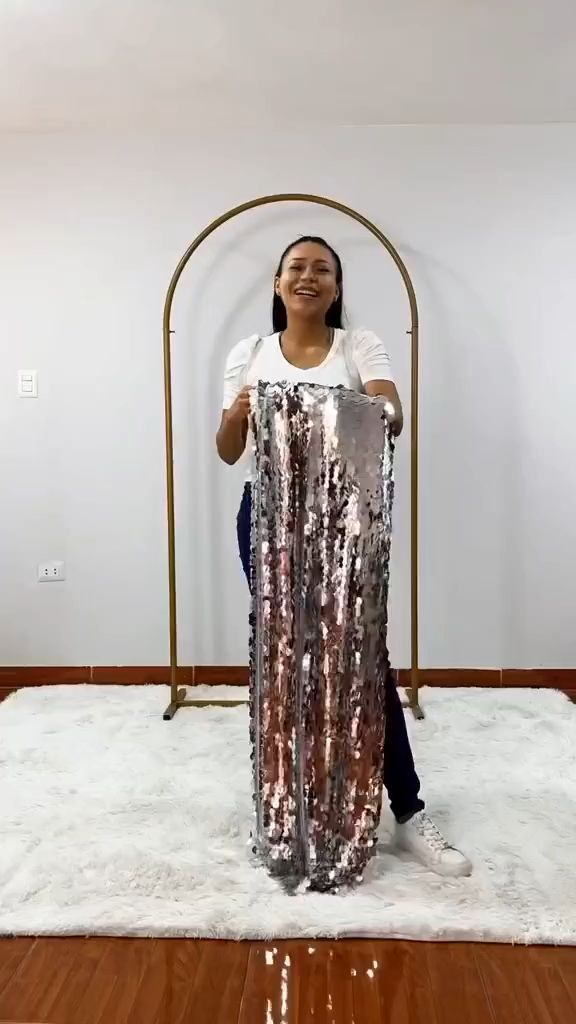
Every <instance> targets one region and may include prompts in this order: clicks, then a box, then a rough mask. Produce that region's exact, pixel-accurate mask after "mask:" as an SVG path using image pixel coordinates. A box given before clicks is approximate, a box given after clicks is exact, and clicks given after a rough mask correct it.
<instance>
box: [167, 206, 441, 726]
mask: <svg viewBox="0 0 576 1024" xmlns="http://www.w3.org/2000/svg"><path fill="white" fill-rule="evenodd" d="M286 202H297V203H315V204H316V205H318V206H327V207H330V208H331V209H332V210H338V211H339V212H340V213H344V214H346V216H348V217H351V218H352V220H355V221H357V222H358V223H359V224H362V225H363V226H364V227H365V228H367V230H368V231H369V232H370V233H371V234H372V235H373V236H374V237H375V238H376V239H378V241H379V242H380V243H381V244H382V245H383V246H384V248H385V249H386V251H387V252H388V254H389V255H390V256H391V257H392V259H393V260H394V263H395V264H396V266H397V268H398V270H399V271H400V274H401V276H402V280H403V282H404V285H405V288H406V292H407V294H408V301H409V303H410V321H411V323H410V330H409V331H407V332H406V333H407V334H409V335H410V339H411V417H410V452H411V454H410V478H411V506H410V507H411V529H410V538H411V539H410V548H411V567H410V581H411V593H410V613H411V623H410V639H411V659H410V662H411V667H410V688H409V701H408V705H409V707H411V708H412V711H413V713H414V715H415V716H416V718H422V717H423V712H422V710H421V708H420V705H419V702H418V306H417V304H416V294H415V291H414V286H413V284H412V281H411V278H410V275H409V273H408V271H407V269H406V266H405V264H404V261H403V260H402V257H401V256H400V254H399V252H398V251H397V250H396V248H395V247H394V246H393V245H392V242H391V241H390V240H389V239H388V238H386V236H385V235H384V234H382V232H381V231H380V229H379V228H377V227H376V225H375V224H373V223H372V221H370V220H368V218H367V217H364V216H363V214H361V213H358V211H357V210H353V209H352V208H351V207H350V206H345V205H344V203H339V202H337V200H335V199H328V198H326V197H325V196H315V195H309V194H307V193H300V192H282V193H279V194H277V195H269V196H260V198H258V199H251V200H249V201H248V202H246V203H241V204H240V206H235V207H234V208H233V209H231V210H228V211H227V212H226V213H223V214H222V215H221V216H220V217H217V218H216V220H213V221H212V223H211V224H209V225H208V226H207V227H206V228H204V230H203V231H201V232H200V234H199V235H197V237H196V238H195V239H194V241H193V242H192V243H191V244H190V245H189V246H188V248H187V249H186V252H185V253H184V255H183V256H182V258H181V260H180V262H179V263H178V265H177V267H176V269H175V271H174V273H173V275H172V279H171V281H170V284H169V286H168V291H167V293H166V300H165V303H164V318H163V330H164V408H165V419H166V497H167V518H168V580H169V595H170V606H169V615H170V704H169V705H168V707H167V709H166V711H165V712H164V718H165V719H166V720H169V719H171V718H173V717H174V715H175V714H176V712H177V710H178V708H183V707H197V706H202V705H206V704H217V705H220V706H222V705H226V706H227V705H234V704H243V703H245V701H243V700H228V701H224V700H222V699H220V700H199V699H196V700H194V699H187V697H186V689H185V688H179V686H178V636H177V614H176V608H177V605H176V536H175V532H176V531H175V513H174V437H173V427H172V369H171V335H172V334H173V333H174V332H173V331H172V328H171V314H172V304H173V301H174V293H175V291H176V286H177V284H178V282H179V280H180V277H181V276H182V272H183V270H184V268H185V267H186V265H187V263H188V261H189V260H190V258H191V257H192V256H193V255H194V253H195V252H196V250H197V249H198V248H199V246H200V245H202V242H204V241H205V240H206V239H207V238H208V237H209V236H210V235H211V234H212V233H213V232H214V231H216V230H217V228H219V227H221V226H222V225H223V224H226V222H227V221H229V220H232V219H233V218H234V217H237V216H238V215H239V214H241V213H245V212H246V211H247V210H254V209H256V208H257V207H259V206H268V205H270V204H272V203H286Z"/></svg>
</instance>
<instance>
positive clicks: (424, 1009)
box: [0, 938, 576, 1024]
mask: <svg viewBox="0 0 576 1024" xmlns="http://www.w3.org/2000/svg"><path fill="white" fill-rule="evenodd" d="M0 1021H1V1022H2V1024H5V1022H7V1021H10V1022H12V1021H14V1022H18V1024H32V1022H33V1024H192V1022H194V1024H372V1022H374V1024H376V1022H382V1024H492V1022H497V1024H576V948H560V949H553V948H548V947H531V948H524V947H510V946H493V945H469V944H462V943H459V944H455V943H447V944H434V943H415V942H412V943H409V942H386V941H366V940H357V941H342V942H332V941H318V942H314V941H308V940H304V941H289V942H288V941H287V942H275V943H274V942H270V943H256V942H218V941H205V940H193V939H158V940H156V939H101V938H88V939H86V938H73V939H56V938H54V939H52V938H49V939H20V938H17V939H1V940H0Z"/></svg>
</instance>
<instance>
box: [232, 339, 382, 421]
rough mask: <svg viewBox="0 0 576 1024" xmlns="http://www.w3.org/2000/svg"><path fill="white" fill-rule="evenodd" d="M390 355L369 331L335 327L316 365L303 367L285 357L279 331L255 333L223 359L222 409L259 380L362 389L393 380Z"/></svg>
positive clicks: (271, 382)
mask: <svg viewBox="0 0 576 1024" xmlns="http://www.w3.org/2000/svg"><path fill="white" fill-rule="evenodd" d="M393 379H394V378H393V377H392V373H391V369H390V356H389V355H388V352H387V351H386V349H385V347H384V344H383V343H382V342H381V341H380V338H378V337H377V335H375V334H374V333H373V332H372V331H366V330H362V329H356V330H353V331H344V330H340V329H336V330H335V331H334V340H333V342H332V347H331V349H330V351H329V352H328V354H327V356H326V358H325V359H324V360H323V362H321V363H320V365H319V366H313V367H311V368H310V369H308V370H303V369H301V368H300V367H299V366H293V365H292V363H289V362H288V360H287V359H286V358H285V357H284V354H283V352H282V348H281V346H280V335H279V334H270V335H269V336H268V337H266V338H258V336H257V335H255V336H253V337H252V338H247V339H246V340H244V341H240V342H238V344H237V345H235V346H234V348H233V349H232V351H231V352H230V354H229V356H228V359H227V360H226V369H225V371H224V401H223V407H224V409H229V408H230V406H231V405H233V403H234V400H235V398H236V396H237V395H238V394H239V393H240V391H241V390H242V388H243V387H246V385H251V386H255V385H256V384H258V383H259V381H265V382H266V383H267V384H279V383H280V382H284V381H286V383H288V384H323V385H325V386H326V387H333V388H336V387H345V388H350V390H351V391H363V390H364V385H365V384H367V383H368V381H371V380H390V381H391V380H393Z"/></svg>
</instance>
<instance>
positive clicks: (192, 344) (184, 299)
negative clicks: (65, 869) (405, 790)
mask: <svg viewBox="0 0 576 1024" xmlns="http://www.w3.org/2000/svg"><path fill="white" fill-rule="evenodd" d="M0 147H1V154H0V158H1V159H0V176H1V198H0V223H1V232H0V247H1V253H0V259H1V266H0V288H1V298H0V346H1V353H0V358H1V361H0V445H1V475H0V488H1V509H2V530H1V536H0V543H1V552H0V555H1V567H2V568H1V574H0V587H1V590H0V602H1V604H0V663H3V664H76V665H80V664H164V663H167V660H168V650H167V648H168V644H167V632H168V630H167V588H166V538H165V505H164V461H163V460H164V436H163V391H162V358H161V318H162V305H163V299H164V293H165V289H166V286H167V284H168V280H169V278H170V275H171V272H172V270H173V268H174V266H175V264H176V262H177V260H178V259H179V257H180V255H181V253H182V252H183V250H184V249H185V248H186V246H187V244H188V243H189V241H190V240H191V239H192V238H193V236H194V235H195V234H196V233H197V232H198V231H199V230H200V229H201V228H202V227H204V225H205V224H206V223H207V222H208V221H209V220H211V219H212V218H213V217H214V216H216V215H217V214H219V213H221V212H222V211H223V210H225V209H226V208H227V207H229V206H231V205H233V204H235V203H237V202H241V201H242V200H244V199H247V198H250V197H253V196H256V195H258V194H262V193H266V192H275V191H282V190H303V191H310V192H319V193H323V194H326V195H330V196H333V197H335V198H337V199H341V200H342V201H344V202H347V203H349V204H350V205H352V206H354V207H356V208H357V209H359V210H361V211H363V212H364V213H365V214H367V216H368V217H371V218H372V219H373V220H374V221H375V222H376V223H377V224H379V225H380V226H381V228H382V229H383V230H384V231H385V232H386V233H387V234H388V235H389V237H390V238H391V239H392V240H393V241H394V242H395V244H397V246H398V247H399V249H400V251H401V253H402V254H403V256H404V258H405V260H406V263H407V265H408V267H409V270H410V272H411V274H412V275H413V278H414V283H415V286H416V291H417V295H418V299H419V304H420V309H421V322H422V338H421V345H422V352H421V486H420V507H421V531H420V541H421V664H423V665H425V666H444V665H448V666H517V667H522V666H538V665H545V666H549V667H554V666H573V665H575V664H576V639H575V638H574V631H573V621H574V597H573V595H574V584H573V580H574V577H575V573H576V554H575V552H576V536H575V534H576V527H575V522H576V516H575V514H574V509H575V499H576V464H575V461H574V457H573V447H574V440H575V436H576V433H575V429H574V412H573V409H574V381H575V380H576V360H575V339H574V320H573V314H572V302H571V299H572V296H573V292H574V269H575V256H576V178H575V176H574V167H575V166H576V126H549V127H541V128H540V127H533V128H530V127H528V128H526V127H523V128H520V127H516V128H514V127H511V128H458V127H454V128H382V129H380V128H374V129H340V130H333V131H330V132H328V131H327V132H325V133H318V132H315V133H314V134H309V135H295V134H292V135H290V134H284V133H281V132H279V133H278V135H277V136H274V137H270V136H267V135H266V136H265V135H257V134H252V135H249V134H246V133H242V134H238V135H236V136H235V135H233V134H228V135H227V136H226V137H224V138H216V137H213V138H210V137H202V138H200V137H197V136H195V135H194V132H193V130H192V127H191V126H185V128H184V130H183V131H182V133H181V135H180V136H178V137H176V136H174V137H171V138H160V137H154V138H153V137H150V138H147V139H144V138H139V139H132V138H126V137H104V136H102V137H98V138H97V137H94V136H92V137H87V136H72V135H66V134H61V135H58V134H54V135H44V136H35V137H33V136H19V137H18V136H16V137H11V138H6V137H4V138H3V139H1V140H0ZM310 230H312V231H317V230H319V231H322V232H323V233H325V234H326V235H327V236H328V238H329V239H330V240H331V241H332V243H333V244H334V245H336V246H337V247H339V248H340V249H341V251H342V255H343V257H344V260H345V264H346V291H347V298H348V306H349V309H350V312H351V314H352V318H353V319H354V321H356V322H360V323H362V324H366V325H369V326H371V327H373V328H374V329H376V330H378V331H379V332H381V333H382V334H383V335H384V336H385V337H386V339H387V340H388V343H389V346H390V349H391V351H392V354H393V358H394V362H395V364H396V370H397V376H398V379H399V384H400V388H401V390H402V391H403V393H404V396H405V398H406V399H407V398H408V390H409V360H408V344H407V339H406V336H405V334H404V331H405V329H406V328H407V327H408V325H409V324H408V310H407V306H406V300H405V296H404V294H403V291H402V285H401V281H400V278H399V276H398V275H397V272H396V271H395V268H394V267H393V266H392V264H391V263H390V262H389V261H388V259H387V257H386V256H385V254H384V253H383V252H382V251H380V249H379V247H378V246H377V243H375V242H373V241H372V239H371V238H370V237H369V236H368V235H367V234H366V232H364V231H363V230H362V229H360V228H359V227H357V226H356V225H355V224H354V223H353V222H351V221H350V222H349V221H348V220H347V219H346V218H344V217H341V216H339V215H338V214H336V213H332V212H330V211H328V212H326V211H323V210H317V209H316V208H313V207H306V208H302V207H287V206H283V207H278V206H277V207H274V208H269V209H268V210H266V211H264V212H261V211H259V212H257V213H254V214H249V215H245V216H244V217H243V218H242V219H239V220H236V221H235V222H234V223H233V224H231V225H228V226H227V227H225V228H223V229H221V231H220V232H219V233H218V234H217V235H216V236H213V238H212V239H211V241H210V242H207V243H206V245H205V246H204V247H203V249H202V251H201V252H200V253H199V254H198V257H197V258H196V259H195V261H194V262H193V263H192V264H191V265H190V267H189V269H188V270H187V271H186V273H185V276H184V278H183V281H182V285H181V288H180V290H179V292H178V294H177V298H176V305H175V314H174V326H175V329H176V334H175V336H174V376H175V403H176V455H177V459H176V462H177V496H178V544H179V548H178V556H179V586H180V590H179V592H180V630H181V633H180V636H181V644H180V658H181V661H182V662H187V663H190V662H191V661H193V660H194V661H196V662H197V663H205V662H209V663H220V664H222V663H238V662H242V661H244V660H245V656H246V653H245V652H246V626H245V616H246V607H247V602H246V594H245V587H244V583H243V580H242V577H241V573H240V569H239V565H238V562H237V558H236V553H235V537H234V529H235V523H234V517H235V511H236V508H235V506H236V502H237V499H238V494H239V490H240V487H241V470H229V469H227V468H226V467H224V466H221V465H220V464H219V463H218V461H217V459H216V456H215V453H214V449H213V433H214V430H215V427H216V425H217V421H218V419H219V395H220V383H219V377H220V372H221V366H222V362H223V359H224V356H225V352H226V350H227V349H228V348H229V347H230V346H231V345H232V344H233V343H234V341H235V340H236V339H237V338H238V337H241V336H243V335H244V334H249V333H252V332H253V331H255V330H266V328H267V326H268V316H269V300H270V294H271V275H272V273H273V270H274V264H275V261H276V259H277V256H278V254H279V251H280V249H281V248H282V247H283V245H284V244H285V243H286V242H287V241H288V240H290V239H291V238H292V237H293V236H295V235H296V234H298V233H299V232H305V231H310ZM20 368H22V369H37V370H38V373H39V389H40V397H39V398H38V400H37V401H32V400H30V401H25V400H22V399H18V398H17V397H16V373H17V370H18V369H20ZM407 455H408V438H407V436H405V437H404V439H403V442H402V445H401V448H400V453H399V458H398V474H397V478H398V491H397V493H398V497H397V505H396V517H395V526H396V536H395V547H394V569H393V584H392V627H391V642H392V651H393V656H394V660H395V661H396V663H398V664H408V661H409V628H408V615H407V613H408V599H409V587H408V575H409V558H408V541H409V529H408V525H409V524H408V515H409V489H408V482H409V481H408V458H407ZM51 558H63V559H64V560H65V561H66V566H67V572H68V579H67V582H66V583H63V584H54V585H38V584H37V583H36V565H37V562H38V561H40V560H44V559H51Z"/></svg>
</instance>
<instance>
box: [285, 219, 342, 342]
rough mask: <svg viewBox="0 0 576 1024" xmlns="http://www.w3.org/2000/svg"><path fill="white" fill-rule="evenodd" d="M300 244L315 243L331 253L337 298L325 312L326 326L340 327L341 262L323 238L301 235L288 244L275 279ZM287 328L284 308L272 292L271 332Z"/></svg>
mask: <svg viewBox="0 0 576 1024" xmlns="http://www.w3.org/2000/svg"><path fill="white" fill-rule="evenodd" d="M302 242H315V243H316V245H321V246H322V247H323V248H324V249H327V250H328V252H330V253H332V257H333V259H334V262H335V264H336V284H337V285H338V298H337V299H334V302H333V303H332V305H331V306H330V309H328V310H327V311H326V326H327V327H342V326H343V323H342V317H343V308H344V284H343V274H342V261H341V259H340V257H339V255H338V253H337V252H336V251H335V250H334V249H333V248H332V246H331V245H328V242H326V241H325V240H324V239H323V238H318V236H317V235H302V237H301V238H297V239H296V241H294V242H290V245H287V246H286V248H285V249H284V252H283V253H282V255H281V257H280V262H279V264H278V270H277V271H276V277H280V274H281V273H282V267H283V265H284V260H285V259H286V257H287V255H288V253H289V252H290V250H291V249H294V247H295V246H296V245H301V244H302ZM287 326H288V317H287V315H286V306H285V305H284V303H283V301H282V299H281V298H280V296H279V295H277V294H276V291H274V298H273V299H272V330H273V332H274V334H279V333H280V331H285V330H286V327H287Z"/></svg>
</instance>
